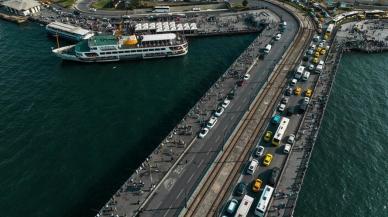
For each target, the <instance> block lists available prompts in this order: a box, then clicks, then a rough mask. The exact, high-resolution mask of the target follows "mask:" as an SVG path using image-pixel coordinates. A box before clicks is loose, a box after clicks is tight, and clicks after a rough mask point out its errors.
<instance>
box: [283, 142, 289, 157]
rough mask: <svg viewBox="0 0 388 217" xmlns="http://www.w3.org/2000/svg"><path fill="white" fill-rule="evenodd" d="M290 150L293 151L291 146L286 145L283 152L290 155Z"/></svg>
mask: <svg viewBox="0 0 388 217" xmlns="http://www.w3.org/2000/svg"><path fill="white" fill-rule="evenodd" d="M290 150H291V145H290V144H288V143H287V144H285V145H284V150H283V152H284V153H285V154H288V153H290Z"/></svg>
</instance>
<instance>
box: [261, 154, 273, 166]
mask: <svg viewBox="0 0 388 217" xmlns="http://www.w3.org/2000/svg"><path fill="white" fill-rule="evenodd" d="M272 158H273V156H272V154H265V156H264V160H263V165H264V166H269V165H270V164H271V161H272Z"/></svg>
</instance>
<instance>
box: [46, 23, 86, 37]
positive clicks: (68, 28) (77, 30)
mask: <svg viewBox="0 0 388 217" xmlns="http://www.w3.org/2000/svg"><path fill="white" fill-rule="evenodd" d="M47 27H50V28H54V29H59V30H62V31H66V32H71V33H75V34H78V35H86V34H88V33H90V31H89V30H86V29H83V28H81V27H78V26H72V25H69V24H65V23H60V22H52V23H49V24H48V25H47Z"/></svg>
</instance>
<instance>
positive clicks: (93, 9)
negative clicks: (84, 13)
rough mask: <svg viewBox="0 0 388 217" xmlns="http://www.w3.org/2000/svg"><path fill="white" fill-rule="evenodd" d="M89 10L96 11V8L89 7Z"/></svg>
mask: <svg viewBox="0 0 388 217" xmlns="http://www.w3.org/2000/svg"><path fill="white" fill-rule="evenodd" d="M89 11H93V12H96V11H97V9H95V8H89Z"/></svg>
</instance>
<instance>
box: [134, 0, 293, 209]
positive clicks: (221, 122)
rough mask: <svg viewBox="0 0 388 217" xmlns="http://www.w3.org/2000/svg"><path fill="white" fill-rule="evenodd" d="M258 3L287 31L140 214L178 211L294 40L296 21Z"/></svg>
mask: <svg viewBox="0 0 388 217" xmlns="http://www.w3.org/2000/svg"><path fill="white" fill-rule="evenodd" d="M260 4H261V6H267V7H268V8H269V9H270V10H272V11H274V12H275V13H277V14H279V15H280V16H281V17H282V18H283V19H284V20H285V21H286V22H287V25H288V26H287V30H286V31H285V32H284V34H283V35H282V38H281V40H279V41H277V42H275V44H274V46H273V47H272V49H271V52H270V54H269V55H268V56H267V57H266V58H265V59H264V60H259V62H258V64H257V65H256V66H255V67H254V68H253V69H252V70H251V78H250V80H248V82H247V83H245V85H244V86H243V87H241V88H239V90H238V92H237V94H236V97H235V98H234V99H233V100H232V102H231V104H230V105H229V107H228V108H227V109H226V111H225V113H224V114H223V115H222V116H221V117H220V118H219V119H218V122H217V124H216V125H215V126H214V127H213V128H212V129H211V131H210V132H209V134H208V135H207V136H206V137H205V138H204V139H197V140H196V141H195V144H193V146H192V148H191V149H190V150H189V151H188V153H187V154H186V155H185V157H184V158H183V159H182V161H181V162H182V163H181V164H178V165H177V166H176V167H175V168H173V169H174V171H173V172H172V173H170V175H169V177H168V178H167V179H166V180H165V181H164V183H163V184H162V185H160V187H159V188H158V189H157V193H156V194H155V195H154V196H153V198H151V200H150V201H149V202H148V203H147V204H146V205H145V207H144V209H143V212H142V213H141V215H140V216H162V217H165V216H177V215H178V214H179V212H180V211H181V209H182V208H183V207H184V206H185V203H186V200H187V199H188V197H189V196H190V195H191V193H192V192H193V191H194V190H195V188H196V186H197V184H198V183H199V182H200V180H201V178H202V176H203V174H204V173H205V172H206V171H207V169H208V168H209V166H210V165H211V164H212V163H213V161H214V159H215V157H216V155H217V154H218V152H219V151H220V150H221V148H222V146H223V145H224V143H225V141H226V140H227V138H228V136H229V135H230V134H231V132H232V131H233V130H234V128H235V126H236V124H237V123H238V122H239V121H240V119H241V117H242V115H243V114H244V112H245V111H246V110H247V108H248V106H249V104H250V103H251V101H252V99H253V98H254V97H255V96H256V94H257V93H258V91H259V89H260V88H261V86H262V85H263V83H264V82H265V79H266V77H267V75H268V73H270V72H271V71H272V68H273V66H274V65H275V64H276V63H277V62H278V61H279V59H280V58H281V56H282V55H283V53H284V51H285V49H286V48H287V47H288V46H289V45H290V43H291V42H292V40H293V39H294V37H295V35H296V31H297V21H296V20H294V18H293V17H292V16H291V15H289V14H288V13H287V12H285V11H284V10H283V9H281V8H278V7H277V6H273V5H271V4H269V3H265V2H261V3H260ZM275 33H277V29H271V30H269V31H267V30H266V31H264V32H263V34H262V36H261V38H262V40H263V41H265V42H264V43H262V47H264V46H265V45H266V44H267V43H268V41H270V40H271V38H272V37H273V36H274V35H275ZM186 160H187V163H186Z"/></svg>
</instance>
